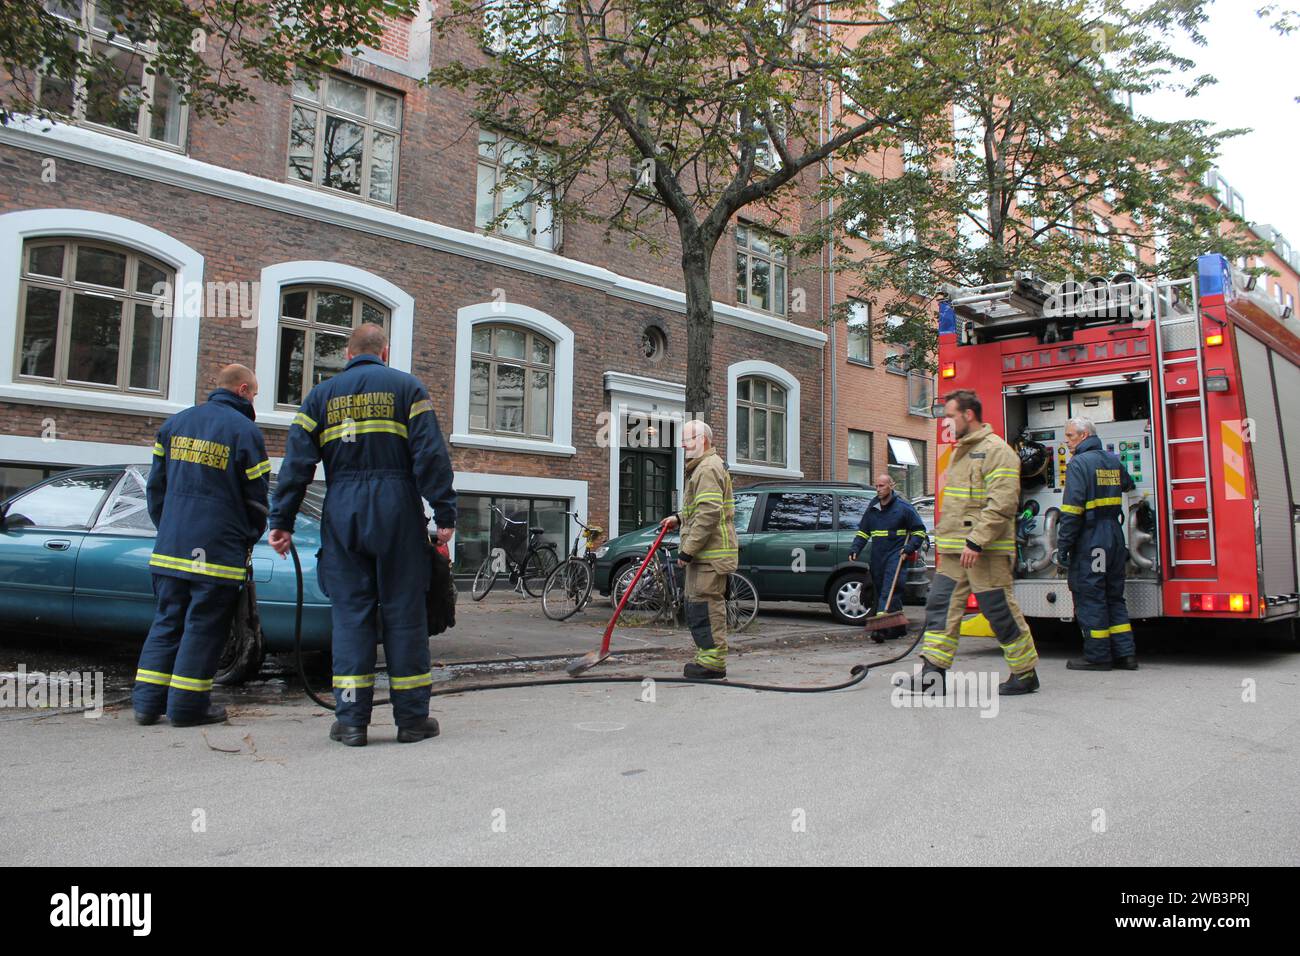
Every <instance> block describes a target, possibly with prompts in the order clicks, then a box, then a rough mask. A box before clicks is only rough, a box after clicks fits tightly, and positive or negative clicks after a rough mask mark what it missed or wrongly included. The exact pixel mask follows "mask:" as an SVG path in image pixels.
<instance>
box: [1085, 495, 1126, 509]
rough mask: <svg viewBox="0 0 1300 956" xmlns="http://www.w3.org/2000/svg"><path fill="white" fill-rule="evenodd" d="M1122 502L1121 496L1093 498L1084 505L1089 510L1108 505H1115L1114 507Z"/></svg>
mask: <svg viewBox="0 0 1300 956" xmlns="http://www.w3.org/2000/svg"><path fill="white" fill-rule="evenodd" d="M1123 503H1124V499H1123V498H1093V499H1092V500H1091V501H1089V502H1088V503H1087V504H1086V505H1085V507H1086V508H1087V509H1088V510H1089V511H1091V510H1092V509H1093V508H1107V507H1110V506H1111V505H1115V506H1116V507H1119V506H1120V505H1122V504H1123Z"/></svg>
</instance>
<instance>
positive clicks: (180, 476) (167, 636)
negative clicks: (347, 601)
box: [132, 388, 271, 721]
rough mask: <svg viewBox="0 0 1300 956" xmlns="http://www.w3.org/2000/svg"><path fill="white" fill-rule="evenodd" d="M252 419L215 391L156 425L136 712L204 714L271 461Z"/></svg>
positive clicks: (240, 404) (261, 516) (262, 509)
mask: <svg viewBox="0 0 1300 956" xmlns="http://www.w3.org/2000/svg"><path fill="white" fill-rule="evenodd" d="M253 417H254V413H253V406H252V405H251V404H250V403H248V402H246V401H245V400H244V399H242V398H240V397H239V396H238V395H236V394H235V393H234V392H231V391H229V390H228V389H224V388H219V389H217V390H216V391H215V392H213V393H212V394H211V395H209V396H208V400H207V402H206V403H204V404H203V405H196V406H195V407H193V408H187V409H186V410H185V411H183V412H177V413H176V414H175V415H173V416H172V417H171V418H169V419H167V421H166V422H164V423H163V426H162V428H160V429H158V437H157V440H156V441H155V442H154V446H153V468H152V469H151V470H150V472H149V483H148V503H149V517H151V518H152V519H153V523H154V527H156V528H157V529H158V536H157V538H156V540H155V542H154V552H153V555H152V556H151V557H150V559H149V567H150V569H151V570H152V571H153V590H154V595H155V596H156V597H157V599H158V609H157V612H156V613H155V615H154V621H153V625H152V626H151V627H150V628H149V636H148V637H147V638H146V639H145V642H144V648H143V650H141V652H140V666H139V669H138V670H137V671H136V675H135V691H134V693H133V695H132V700H133V703H134V706H135V709H136V711H137V712H138V713H141V714H149V715H157V714H161V713H163V712H164V710H165V711H166V713H167V716H168V718H169V719H171V720H173V721H174V720H177V719H180V720H190V719H195V718H198V717H201V716H202V715H204V714H205V713H207V710H208V704H209V700H210V697H211V692H212V677H213V675H214V674H216V672H217V662H218V660H219V659H220V657H221V649H222V647H224V646H225V642H226V638H227V636H228V635H229V633H230V622H231V619H232V618H233V616H234V613H235V606H236V604H237V602H238V599H239V589H240V587H241V586H242V585H243V583H244V579H245V576H246V570H247V565H248V552H249V550H250V549H251V548H252V547H253V545H254V544H255V543H256V542H257V539H258V538H260V537H261V536H262V532H263V531H265V530H266V511H267V509H266V496H267V482H268V477H267V476H268V475H270V473H271V463H270V461H268V460H267V457H266V445H265V443H264V442H263V441H262V433H261V431H259V430H258V427H257V426H256V425H255V424H253Z"/></svg>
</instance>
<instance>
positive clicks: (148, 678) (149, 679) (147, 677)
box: [135, 670, 172, 687]
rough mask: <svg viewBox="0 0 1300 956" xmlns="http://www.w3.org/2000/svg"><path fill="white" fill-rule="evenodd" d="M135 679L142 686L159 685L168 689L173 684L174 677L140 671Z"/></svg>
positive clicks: (161, 673)
mask: <svg viewBox="0 0 1300 956" xmlns="http://www.w3.org/2000/svg"><path fill="white" fill-rule="evenodd" d="M135 679H136V680H138V681H139V682H140V683H141V684H158V685H160V686H162V687H166V686H167V685H168V684H170V683H171V682H172V675H171V674H164V673H163V672H162V671H146V670H138V671H136V672H135Z"/></svg>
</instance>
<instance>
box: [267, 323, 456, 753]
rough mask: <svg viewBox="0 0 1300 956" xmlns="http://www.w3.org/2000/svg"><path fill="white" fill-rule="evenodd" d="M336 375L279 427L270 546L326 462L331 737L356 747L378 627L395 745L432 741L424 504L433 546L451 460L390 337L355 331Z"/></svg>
mask: <svg viewBox="0 0 1300 956" xmlns="http://www.w3.org/2000/svg"><path fill="white" fill-rule="evenodd" d="M347 357H348V363H347V367H346V368H344V369H343V371H341V372H339V373H338V374H337V375H335V376H334V377H333V378H331V379H328V380H326V381H324V382H321V383H320V384H319V385H317V386H316V387H315V388H313V389H312V390H311V392H310V394H308V396H307V398H306V400H305V401H304V402H303V403H302V407H301V408H300V410H299V411H298V414H297V415H295V416H294V419H293V424H292V425H291V426H290V428H289V438H288V441H287V443H286V445H285V455H284V464H283V465H282V466H281V468H280V476H279V481H278V484H277V486H276V492H275V501H274V503H273V504H272V507H271V521H270V523H271V535H270V542H271V547H273V548H274V549H275V550H276V552H277V553H279V554H281V555H284V554H287V553H288V551H289V546H290V543H291V542H292V533H293V525H294V519H295V517H296V516H297V514H298V508H299V506H300V505H301V504H302V498H303V494H304V493H305V491H306V490H307V485H308V483H310V482H311V480H312V477H313V476H314V475H315V472H316V464H317V462H319V461H321V460H322V459H323V460H324V463H325V482H326V488H327V491H326V495H325V504H324V517H323V519H322V521H321V556H320V560H319V562H318V564H317V575H318V577H319V580H320V584H321V588H322V589H323V590H324V591H325V593H326V594H327V595H329V598H330V601H331V602H332V604H333V608H332V624H333V651H334V697H335V701H336V705H337V710H336V712H335V714H336V717H337V719H336V720H335V722H334V725H333V727H331V728H330V739H332V740H337V741H339V742H341V743H343V744H346V745H348V746H350V747H362V746H365V744H366V733H367V731H366V728H367V727H368V726H369V724H370V711H371V705H372V702H373V700H374V687H375V655H376V645H377V643H378V640H379V634H380V622H381V620H382V630H383V642H384V656H385V658H386V660H387V662H388V683H389V690H390V695H389V696H390V698H391V700H392V703H393V718H394V720H395V721H396V723H397V739H398V740H399V741H400V742H402V743H412V742H415V741H419V740H425V739H427V738H429V737H436V736H437V735H438V722H437V721H436V720H434V719H433V718H431V717H430V716H429V687H430V685H431V684H432V683H433V678H432V676H431V673H430V661H429V626H428V622H427V617H426V612H425V592H426V591H428V589H429V576H430V572H431V566H430V554H429V552H430V545H429V534H428V522H427V519H426V517H425V512H424V506H423V504H422V503H421V501H420V499H421V497H423V498H424V499H425V500H426V501H428V502H429V504H430V506H431V507H432V508H433V515H434V520H435V521H436V522H437V526H438V533H437V540H438V543H439V544H444V543H446V542H447V541H448V540H449V539H450V538H451V535H452V531H453V529H454V528H455V525H456V494H455V492H454V491H452V469H451V459H450V457H449V456H448V453H447V445H446V443H445V442H444V441H443V437H442V432H441V431H440V430H439V428H438V419H437V416H436V415H435V414H434V412H433V405H432V403H431V402H430V401H429V393H428V392H426V391H425V389H424V386H423V385H421V384H420V382H419V380H418V379H416V378H415V377H414V376H413V375H408V374H407V373H406V372H401V371H398V370H396V369H391V368H388V366H387V364H386V363H387V361H388V338H387V336H386V335H385V334H384V330H383V329H381V328H380V327H379V326H377V325H373V324H370V323H366V324H364V325H360V326H358V327H357V328H356V329H355V330H354V331H353V333H352V336H351V338H350V339H349V340H348V351H347Z"/></svg>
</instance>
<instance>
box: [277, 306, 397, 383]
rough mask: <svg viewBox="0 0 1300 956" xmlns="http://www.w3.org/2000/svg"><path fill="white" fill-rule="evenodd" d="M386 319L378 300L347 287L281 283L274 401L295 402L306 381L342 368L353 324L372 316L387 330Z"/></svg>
mask: <svg viewBox="0 0 1300 956" xmlns="http://www.w3.org/2000/svg"><path fill="white" fill-rule="evenodd" d="M390 319H391V313H390V310H389V309H388V307H387V306H385V305H384V304H383V303H381V302H378V301H376V300H374V299H371V298H369V297H367V296H364V295H361V294H359V293H357V292H353V291H351V290H349V289H337V288H330V287H328V286H307V285H296V286H285V287H284V288H283V289H281V290H280V322H279V336H278V338H279V357H278V358H277V360H276V366H275V367H276V386H275V397H276V402H277V403H278V404H279V405H283V406H289V407H296V406H298V405H301V404H302V400H303V399H304V398H306V397H307V393H308V392H310V391H311V389H312V386H314V385H317V384H319V383H320V382H323V381H325V380H326V379H327V378H330V377H332V376H333V375H335V374H336V373H338V372H340V371H342V370H343V367H344V366H345V365H346V364H347V355H346V353H347V345H348V336H349V335H350V334H351V332H352V330H353V329H354V328H356V327H357V326H358V325H360V324H361V323H363V322H373V323H374V324H376V325H379V326H382V327H383V328H384V329H385V330H386V331H387V330H389V321H390Z"/></svg>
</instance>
